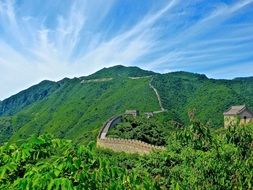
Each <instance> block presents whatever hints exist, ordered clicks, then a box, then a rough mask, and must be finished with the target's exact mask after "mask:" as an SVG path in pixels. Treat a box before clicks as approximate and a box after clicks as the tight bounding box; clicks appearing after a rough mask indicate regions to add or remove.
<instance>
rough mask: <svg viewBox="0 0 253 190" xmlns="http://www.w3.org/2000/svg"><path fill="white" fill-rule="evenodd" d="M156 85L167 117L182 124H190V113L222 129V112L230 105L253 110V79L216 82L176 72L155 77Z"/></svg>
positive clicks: (203, 76) (201, 76)
mask: <svg viewBox="0 0 253 190" xmlns="http://www.w3.org/2000/svg"><path fill="white" fill-rule="evenodd" d="M153 84H154V86H155V87H156V88H157V90H158V91H159V93H160V96H161V100H162V103H163V106H164V107H165V108H166V109H167V110H168V114H170V115H171V116H172V118H174V120H176V121H178V122H181V123H188V122H189V120H188V112H189V111H193V110H194V111H195V112H196V117H197V118H198V119H200V121H202V122H210V125H211V126H213V127H221V126H223V112H224V111H225V110H226V109H228V108H229V107H230V106H231V105H243V104H246V105H247V106H248V107H249V108H250V109H252V110H253V100H252V97H253V80H252V78H237V79H234V80H215V79H208V78H207V77H206V76H205V75H200V74H193V73H187V72H175V73H168V74H164V75H156V76H155V77H154V80H153Z"/></svg>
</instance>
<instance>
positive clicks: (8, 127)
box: [0, 66, 253, 144]
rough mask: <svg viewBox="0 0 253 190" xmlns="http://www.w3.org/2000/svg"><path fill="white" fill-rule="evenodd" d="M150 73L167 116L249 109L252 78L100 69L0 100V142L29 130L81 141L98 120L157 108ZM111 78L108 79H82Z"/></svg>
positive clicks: (214, 116)
mask: <svg viewBox="0 0 253 190" xmlns="http://www.w3.org/2000/svg"><path fill="white" fill-rule="evenodd" d="M150 75H153V80H152V84H153V85H154V86H155V87H156V88H157V90H158V92H159V94H160V96H161V99H162V103H163V106H164V107H165V108H166V109H168V117H169V118H170V119H171V120H174V121H176V122H179V123H181V124H188V118H187V113H188V111H189V110H193V109H196V111H197V112H196V117H197V118H198V119H200V121H201V122H204V123H205V122H209V123H210V126H212V127H216V128H218V127H220V126H222V125H223V115H222V113H223V111H224V110H226V109H227V108H228V107H230V106H231V105H235V104H246V105H247V106H248V107H249V108H250V109H252V110H253V102H252V98H251V97H252V96H253V80H252V78H237V79H234V80H214V79H208V78H207V77H206V76H205V75H199V74H193V73H187V72H175V73H168V74H156V73H153V72H150V71H144V70H141V69H139V68H137V67H123V66H115V67H111V68H104V69H102V70H100V71H98V72H96V73H94V74H93V75H90V76H87V77H81V78H73V79H68V78H65V79H63V80H61V81H58V82H50V81H43V82H41V83H40V84H38V85H35V86H33V87H31V88H29V89H27V90H25V91H22V92H20V93H18V94H17V95H14V96H12V97H10V98H8V99H6V100H3V101H1V102H0V137H1V138H0V143H3V142H6V141H7V140H10V141H11V142H14V141H16V140H19V139H25V138H27V137H29V136H30V135H32V134H35V135H37V136H38V135H41V134H45V133H50V134H54V135H55V137H59V138H68V139H72V140H74V141H75V142H78V143H82V144H87V143H88V142H90V141H91V140H94V139H95V138H96V135H97V134H98V131H99V129H100V127H101V126H102V124H103V122H105V121H106V120H107V119H108V118H110V117H112V116H113V115H115V114H119V113H123V112H125V110H126V109H138V110H140V111H142V112H149V111H156V110H159V109H160V108H159V104H158V101H157V97H156V95H155V93H154V91H153V90H152V89H151V88H150V87H149V85H148V84H149V82H150V80H151V77H149V78H140V79H129V77H143V76H150ZM103 78H112V80H108V81H103V82H102V81H100V82H95V81H94V82H88V83H86V82H82V81H87V80H92V79H103Z"/></svg>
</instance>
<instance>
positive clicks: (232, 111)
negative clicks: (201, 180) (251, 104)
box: [223, 105, 253, 128]
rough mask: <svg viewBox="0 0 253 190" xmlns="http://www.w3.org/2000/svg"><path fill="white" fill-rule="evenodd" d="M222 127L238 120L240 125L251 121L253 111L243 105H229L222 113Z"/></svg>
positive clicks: (252, 119)
mask: <svg viewBox="0 0 253 190" xmlns="http://www.w3.org/2000/svg"><path fill="white" fill-rule="evenodd" d="M223 115H224V127H225V128H227V127H228V126H230V125H234V124H236V123H237V121H238V120H239V123H240V125H243V124H246V123H249V122H252V121H253V113H252V112H251V111H250V110H249V109H248V108H247V107H246V106H245V105H240V106H231V107H230V108H229V109H228V110H226V111H225V112H224V113H223Z"/></svg>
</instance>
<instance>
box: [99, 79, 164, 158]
mask: <svg viewBox="0 0 253 190" xmlns="http://www.w3.org/2000/svg"><path fill="white" fill-rule="evenodd" d="M147 77H151V76H146V77H145V78H147ZM129 78H130V79H140V78H144V77H129ZM110 80H112V79H111V78H110ZM152 80H153V78H152V79H151V81H150V82H149V86H150V88H151V89H153V90H154V92H155V94H156V96H157V99H158V102H159V106H160V108H161V110H159V111H154V112H153V113H154V114H157V113H161V112H166V111H167V110H166V109H164V108H163V106H162V102H161V99H160V96H159V93H158V91H157V90H156V88H155V87H154V86H153V85H152V84H151V82H152ZM97 81H98V80H96V82H97ZM103 81H107V80H103ZM99 82H100V81H99ZM122 118H123V115H119V116H114V117H112V118H110V119H109V120H108V121H106V122H105V124H104V125H103V126H102V128H101V129H100V132H99V134H98V136H97V146H98V147H101V148H108V149H111V150H113V151H115V152H127V153H137V154H141V155H143V154H148V153H150V152H152V151H159V150H160V151H161V150H165V149H166V148H165V147H163V146H155V145H151V144H148V143H145V142H143V141H139V140H133V139H121V138H108V137H106V135H107V133H108V131H109V129H110V128H111V127H115V126H116V125H117V124H118V123H120V122H122Z"/></svg>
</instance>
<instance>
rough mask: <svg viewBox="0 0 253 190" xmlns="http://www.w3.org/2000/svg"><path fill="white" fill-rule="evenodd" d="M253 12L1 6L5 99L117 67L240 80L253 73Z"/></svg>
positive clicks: (251, 3) (175, 4)
mask: <svg viewBox="0 0 253 190" xmlns="http://www.w3.org/2000/svg"><path fill="white" fill-rule="evenodd" d="M226 2H227V1H226ZM252 11H253V0H241V1H234V2H230V3H225V1H223V0H214V1H211V2H207V1H203V0H193V1H189V2H184V1H182V0H159V1H156V2H155V3H154V2H153V1H151V0H150V1H149V0H148V1H146V0H140V1H138V2H137V1H136V2H131V1H130V2H128V1H127V2H119V1H116V0H108V1H104V0H97V1H88V0H75V1H66V2H65V1H64V3H63V1H58V0H56V1H54V2H51V1H49V0H48V1H45V2H44V3H43V4H41V3H36V2H34V1H32V0H27V1H15V0H0V23H1V24H0V76H1V78H0V79H1V80H0V99H2V98H5V97H7V96H9V95H11V94H14V93H16V92H18V91H19V90H21V89H23V88H25V87H28V86H30V85H32V84H34V83H36V82H39V81H40V80H42V79H51V80H59V79H61V78H63V77H66V76H67V77H73V76H82V75H86V74H89V73H92V72H94V71H96V70H98V69H100V68H102V67H106V66H112V65H116V64H123V65H137V66H141V67H143V68H146V69H153V70H156V71H169V70H178V69H180V70H189V71H195V72H204V73H207V74H208V75H210V76H214V77H215V76H217V77H220V76H222V75H221V73H222V72H218V71H217V68H219V69H223V70H224V69H229V68H231V69H230V71H231V72H230V74H229V75H224V77H233V76H235V75H238V73H237V72H236V69H234V68H237V67H238V68H239V67H240V64H244V65H246V64H250V66H252V67H253V65H252V62H251V61H249V60H250V59H251V60H252V58H253V55H252V52H251V51H250V50H251V49H252V48H253V42H252V33H253V15H251V12H252ZM230 63H231V65H230ZM215 73H217V74H216V75H215ZM243 73H244V72H243ZM245 75H246V74H245Z"/></svg>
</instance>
